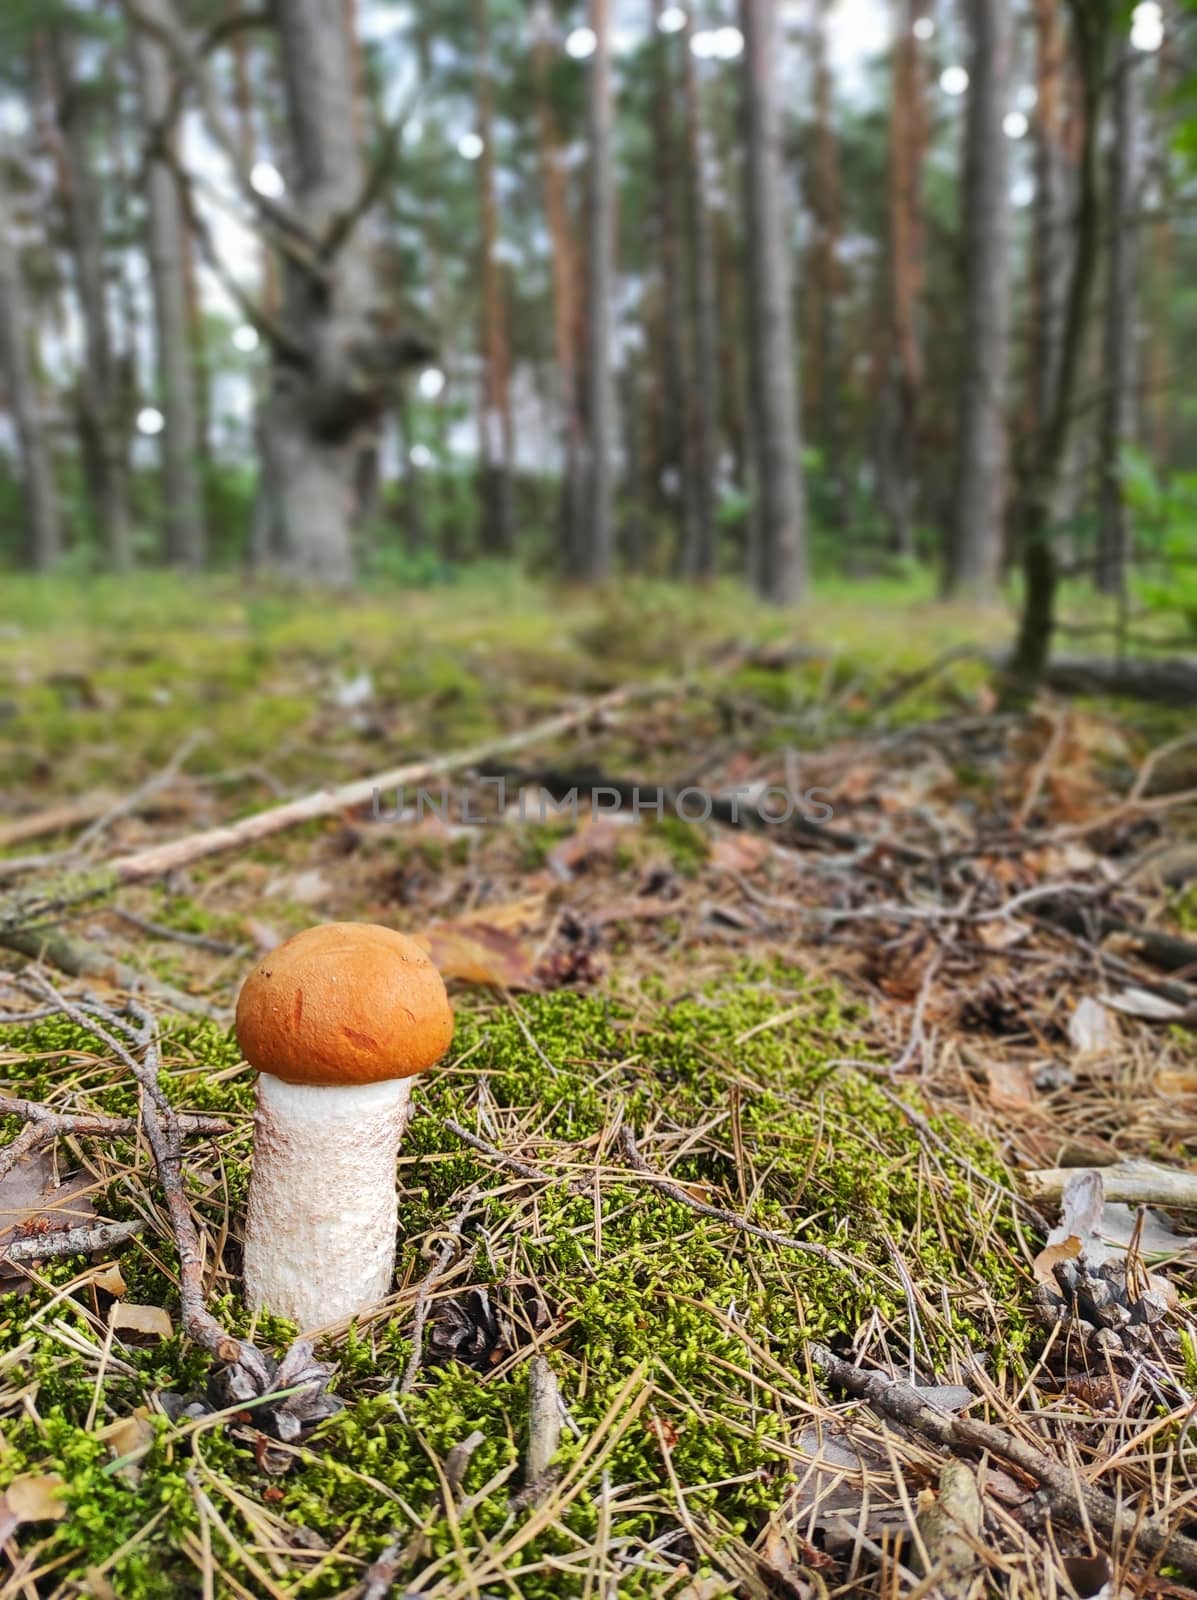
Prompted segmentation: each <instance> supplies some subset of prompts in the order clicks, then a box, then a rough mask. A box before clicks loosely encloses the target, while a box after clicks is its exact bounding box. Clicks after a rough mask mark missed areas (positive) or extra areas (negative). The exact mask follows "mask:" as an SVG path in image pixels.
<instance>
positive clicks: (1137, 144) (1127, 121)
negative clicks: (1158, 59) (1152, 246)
mask: <svg viewBox="0 0 1197 1600" xmlns="http://www.w3.org/2000/svg"><path fill="white" fill-rule="evenodd" d="M1141 59H1142V58H1141V57H1140V55H1139V52H1138V51H1137V50H1136V49H1135V48H1134V47H1133V45H1131V43H1130V41H1129V40H1127V41H1126V42H1125V43H1124V45H1123V47H1122V51H1121V53H1120V55H1119V58H1118V63H1117V68H1116V75H1117V82H1116V84H1115V87H1114V96H1113V102H1114V103H1113V113H1114V114H1113V117H1112V118H1111V126H1110V145H1109V157H1108V168H1107V170H1108V177H1107V181H1106V193H1107V196H1108V205H1109V214H1110V215H1109V228H1108V232H1107V241H1108V242H1107V245H1106V300H1105V316H1104V320H1103V328H1102V388H1101V416H1100V422H1099V429H1098V433H1099V437H1098V460H1099V463H1100V473H1101V477H1100V484H1099V490H1098V503H1097V571H1096V579H1097V587H1098V588H1099V589H1100V590H1101V592H1102V593H1103V594H1110V595H1120V594H1123V593H1124V592H1125V588H1126V563H1127V559H1128V557H1129V554H1130V527H1129V520H1128V516H1127V506H1126V496H1125V494H1124V492H1123V485H1122V452H1123V449H1124V448H1125V447H1126V445H1128V444H1130V443H1131V442H1132V440H1133V438H1134V432H1135V414H1136V409H1137V408H1136V404H1135V389H1136V378H1137V360H1136V357H1137V349H1136V346H1137V339H1138V311H1139V304H1138V302H1139V297H1138V267H1139V219H1138V210H1139V201H1140V190H1141V184H1142V171H1141V168H1142V160H1141V151H1142V137H1141V129H1140V126H1139V122H1140V106H1139V81H1140V67H1141Z"/></svg>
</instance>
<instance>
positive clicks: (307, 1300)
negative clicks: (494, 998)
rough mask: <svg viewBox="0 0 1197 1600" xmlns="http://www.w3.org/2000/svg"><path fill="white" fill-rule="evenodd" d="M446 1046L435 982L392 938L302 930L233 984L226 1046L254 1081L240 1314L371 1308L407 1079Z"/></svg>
mask: <svg viewBox="0 0 1197 1600" xmlns="http://www.w3.org/2000/svg"><path fill="white" fill-rule="evenodd" d="M452 1037H453V1012H452V1011H451V1009H450V1007H449V1000H448V996H447V995H446V994H445V986H444V984H443V983H442V981H441V976H440V974H439V973H438V972H437V970H436V968H435V967H434V966H433V964H432V962H431V961H430V960H429V959H428V956H427V955H426V954H425V953H424V951H423V950H422V949H421V948H420V946H419V945H418V944H416V943H415V942H414V941H413V940H411V939H409V938H407V937H405V936H404V935H403V934H401V933H396V932H395V931H394V930H393V929H392V928H380V927H376V926H374V925H372V924H370V923H363V922H330V923H327V924H325V925H324V926H322V927H317V928H309V929H307V930H306V932H304V933H300V934H296V936H295V937H294V938H293V939H288V940H287V941H286V942H285V943H284V944H281V945H279V947H278V948H277V949H276V950H272V951H271V952H270V954H269V955H268V956H266V957H265V958H264V959H263V960H262V961H261V962H260V963H259V964H258V965H257V966H256V967H255V968H254V970H253V971H252V972H251V973H250V975H249V977H248V978H246V980H245V983H244V984H243V985H242V988H241V994H240V997H239V998H238V1001H237V1039H238V1041H239V1043H240V1045H241V1048H242V1050H243V1051H244V1052H245V1057H246V1059H247V1060H248V1061H249V1063H250V1064H251V1065H252V1066H254V1067H256V1068H257V1069H258V1074H259V1076H258V1082H257V1111H256V1114H255V1117H254V1153H253V1173H252V1176H251V1178H250V1185H249V1215H248V1217H247V1219H246V1225H245V1257H244V1276H245V1292H246V1297H247V1299H248V1300H249V1302H250V1303H251V1304H252V1305H253V1306H255V1307H256V1306H263V1307H265V1308H267V1309H268V1310H270V1311H273V1312H277V1313H278V1314H279V1315H280V1316H284V1317H288V1318H290V1320H291V1321H293V1322H297V1323H298V1324H299V1326H300V1328H301V1329H309V1328H314V1327H318V1326H320V1325H322V1324H324V1323H328V1322H337V1321H340V1320H342V1319H343V1318H346V1317H351V1316H354V1315H355V1314H356V1313H357V1312H359V1311H361V1310H363V1309H364V1308H365V1307H366V1306H369V1305H372V1304H373V1303H374V1302H375V1301H376V1300H380V1299H381V1298H382V1296H383V1295H385V1294H386V1292H387V1289H388V1288H389V1286H390V1282H391V1274H392V1272H393V1271H394V1267H395V1231H396V1225H397V1221H398V1201H397V1198H396V1194H395V1159H396V1156H397V1154H398V1150H399V1141H400V1138H401V1137H402V1134H403V1128H404V1124H405V1122H406V1120H407V1107H408V1099H409V1096H410V1093H411V1080H412V1077H413V1075H414V1074H415V1073H417V1072H422V1071H423V1070H424V1069H425V1068H426V1067H430V1066H432V1064H433V1062H435V1061H439V1060H440V1058H441V1056H443V1055H444V1053H445V1051H446V1050H447V1049H448V1048H449V1042H450V1040H451V1039H452Z"/></svg>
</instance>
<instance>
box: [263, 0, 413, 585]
mask: <svg viewBox="0 0 1197 1600" xmlns="http://www.w3.org/2000/svg"><path fill="white" fill-rule="evenodd" d="M274 16H275V23H276V27H277V30H278V38H279V45H280V50H279V64H280V70H281V73H282V78H283V87H284V94H285V97H286V103H287V124H288V130H289V145H290V149H289V152H288V155H289V160H288V163H287V171H288V177H289V179H290V180H291V183H292V189H291V192H290V195H289V197H288V198H289V201H290V205H291V207H292V210H293V211H294V213H295V214H296V216H297V217H298V218H299V220H300V221H301V223H302V224H303V227H304V231H305V233H306V235H307V237H308V238H309V239H312V240H320V239H322V238H323V237H324V236H325V234H326V233H327V231H328V229H329V228H330V226H331V225H332V224H333V223H334V221H335V220H336V219H338V218H339V217H341V216H342V215H343V214H344V213H345V212H346V211H347V209H348V208H350V207H352V206H353V205H354V203H355V202H356V200H357V199H358V197H359V195H360V194H361V193H362V189H363V182H364V174H363V169H362V160H361V152H360V149H359V146H358V140H357V132H356V122H355V111H354V103H355V97H354V92H353V59H352V50H351V44H350V40H349V38H348V36H347V33H346V29H345V12H344V7H343V0H276V4H275V6H274ZM378 312H379V307H378V303H377V287H376V283H375V278H374V271H373V263H372V260H371V252H370V249H369V244H368V239H367V235H366V230H364V229H363V228H362V227H361V226H360V219H359V226H357V227H355V228H351V229H349V231H348V232H347V233H345V234H344V235H343V237H342V238H341V240H340V242H339V244H338V245H337V246H336V247H335V248H333V249H330V250H326V251H324V252H323V254H322V260H321V262H320V264H319V266H316V265H313V264H312V263H310V262H305V261H301V260H297V259H295V258H294V257H293V256H288V258H287V260H286V262H285V264H284V269H283V305H282V319H283V324H284V327H285V328H286V330H287V332H288V334H289V335H290V337H291V340H292V341H293V342H294V344H295V345H296V346H297V347H298V348H299V349H301V350H302V351H303V352H304V358H303V359H302V360H296V359H295V357H294V356H293V355H291V354H290V353H289V352H287V351H285V350H280V351H276V354H275V361H274V368H273V372H272V383H271V396H270V401H269V405H268V408H267V417H266V427H267V428H268V430H269V433H270V436H271V441H272V443H271V456H272V459H273V461H274V462H275V464H276V467H277V479H276V492H277V495H278V522H279V526H280V529H281V535H282V542H283V563H282V564H283V567H284V570H285V571H286V572H287V573H288V574H289V575H290V576H292V577H294V578H297V579H299V580H300V581H301V582H305V583H319V584H327V585H331V586H334V587H345V586H348V585H350V584H352V583H353V581H354V578H355V576H356V560H355V554H354V540H353V530H354V523H355V519H356V516H357V511H358V504H357V490H358V466H359V461H360V459H361V457H362V455H363V453H364V452H365V451H367V450H369V449H370V448H371V446H372V445H373V444H374V443H375V441H376V439H377V430H378V423H379V418H380V416H381V414H382V410H383V407H384V404H385V382H384V380H385V378H386V377H387V376H389V375H390V374H392V373H393V372H394V371H396V370H397V369H398V367H399V365H400V364H401V357H400V355H399V354H398V353H397V352H396V351H395V349H394V348H393V341H392V340H390V339H388V337H387V336H386V334H385V333H384V331H383V329H382V327H381V319H380V317H379V315H378Z"/></svg>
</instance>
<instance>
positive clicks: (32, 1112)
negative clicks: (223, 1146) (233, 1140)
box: [0, 1018, 229, 1178]
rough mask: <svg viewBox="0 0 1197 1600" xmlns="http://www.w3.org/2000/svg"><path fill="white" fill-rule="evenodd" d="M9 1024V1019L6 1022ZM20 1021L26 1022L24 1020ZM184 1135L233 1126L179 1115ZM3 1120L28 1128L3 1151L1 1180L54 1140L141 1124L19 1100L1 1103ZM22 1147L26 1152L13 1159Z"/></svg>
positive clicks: (134, 1129)
mask: <svg viewBox="0 0 1197 1600" xmlns="http://www.w3.org/2000/svg"><path fill="white" fill-rule="evenodd" d="M6 1020H7V1019H6ZM19 1020H21V1021H23V1020H24V1018H20V1019H19ZM176 1116H177V1120H178V1124H179V1131H180V1133H227V1132H228V1131H229V1124H228V1123H227V1122H225V1121H224V1120H223V1119H222V1118H220V1117H205V1116H199V1115H196V1114H193V1113H190V1112H179V1113H176ZM0 1117H19V1118H20V1119H21V1121H22V1122H24V1123H26V1124H27V1127H26V1128H25V1129H24V1132H23V1134H19V1135H18V1136H17V1138H16V1139H14V1140H13V1142H12V1144H9V1145H6V1146H5V1147H4V1149H2V1150H0V1178H5V1177H7V1176H8V1174H9V1173H10V1172H11V1171H12V1169H13V1167H14V1166H15V1164H16V1162H17V1160H19V1158H20V1156H22V1155H27V1154H29V1152H30V1151H31V1150H36V1149H38V1148H39V1147H40V1146H41V1145H43V1144H49V1143H50V1141H51V1140H53V1139H60V1138H63V1137H64V1136H66V1135H69V1134H73V1135H78V1136H90V1137H99V1136H100V1135H106V1136H108V1137H111V1136H112V1135H113V1134H121V1133H125V1134H127V1133H136V1132H137V1130H138V1128H139V1127H140V1126H141V1123H140V1121H139V1119H138V1118H137V1117H106V1116H104V1115H103V1114H102V1113H100V1112H91V1111H55V1110H54V1109H53V1108H52V1107H51V1106H44V1105H42V1104H41V1103H40V1101H37V1100H18V1099H12V1098H9V1097H7V1096H5V1097H4V1098H3V1099H0ZM18 1145H21V1146H22V1148H21V1149H20V1150H19V1151H18V1152H17V1155H15V1156H14V1155H13V1154H12V1152H13V1151H14V1149H16V1147H17V1146H18Z"/></svg>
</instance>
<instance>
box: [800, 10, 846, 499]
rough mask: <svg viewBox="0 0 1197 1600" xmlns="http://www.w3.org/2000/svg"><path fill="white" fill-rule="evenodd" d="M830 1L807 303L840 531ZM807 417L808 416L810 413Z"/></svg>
mask: <svg viewBox="0 0 1197 1600" xmlns="http://www.w3.org/2000/svg"><path fill="white" fill-rule="evenodd" d="M831 5H832V0H819V3H818V8H817V12H816V17H815V24H814V28H813V30H812V33H811V45H812V53H813V58H814V59H813V65H814V116H815V126H814V152H813V154H814V159H813V163H812V167H811V184H810V190H811V195H810V198H811V212H812V215H813V218H814V241H813V249H812V251H811V269H812V270H811V280H812V281H811V284H810V292H809V293H808V295H807V303H808V305H809V306H810V307H811V310H812V320H813V330H812V331H813V339H812V341H811V346H810V352H811V358H812V359H813V363H814V366H815V369H816V373H817V376H816V377H814V380H813V386H814V388H815V389H816V391H817V393H818V395H819V405H818V408H817V410H815V411H814V412H813V415H814V416H815V417H817V419H818V426H817V432H816V441H817V443H818V445H819V448H820V450H821V452H822V456H823V472H824V475H825V477H826V481H827V484H828V487H829V488H830V490H831V494H830V502H831V521H832V524H833V525H834V526H835V527H837V528H841V529H842V528H843V527H844V526H845V524H846V521H847V516H848V484H847V479H846V477H845V474H844V441H843V426H842V421H841V416H840V401H841V396H842V393H843V382H842V377H841V374H840V371H839V326H838V318H839V305H838V299H839V280H840V263H839V247H840V230H841V226H842V218H841V204H840V164H839V151H838V149H837V147H836V139H835V129H834V125H833V118H834V109H833V105H832V81H831V64H830V61H829V59H828V46H827V30H828V13H829V11H830V9H831ZM808 415H812V413H810V412H808Z"/></svg>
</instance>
